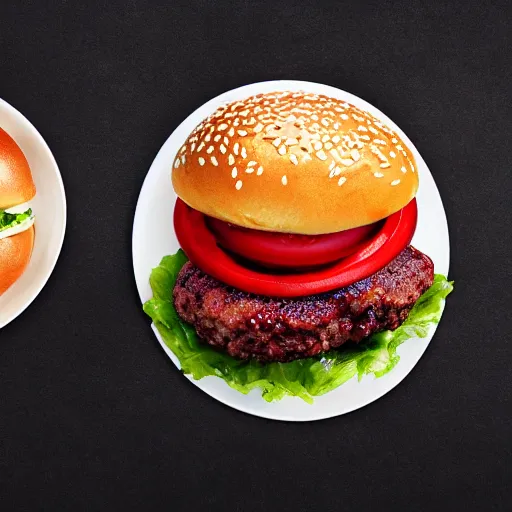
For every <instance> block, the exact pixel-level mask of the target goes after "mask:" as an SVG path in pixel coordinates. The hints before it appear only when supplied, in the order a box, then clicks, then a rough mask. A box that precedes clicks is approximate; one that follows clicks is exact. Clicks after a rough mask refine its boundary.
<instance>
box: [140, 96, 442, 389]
mask: <svg viewBox="0 0 512 512" xmlns="http://www.w3.org/2000/svg"><path fill="white" fill-rule="evenodd" d="M172 183H173V186H174V190H175V191H176V194H177V195H178V200H177V202H176V206H175V210H174V225H175V231H176V235H177V238H178V241H179V243H180V245H181V247H182V249H183V251H184V253H185V255H186V257H187V259H188V260H189V261H188V262H186V260H183V259H181V260H180V256H179V254H178V255H176V256H175V257H170V259H167V260H166V259H164V260H163V261H162V264H161V266H160V267H159V269H157V270H156V271H155V273H154V274H153V276H152V285H153V291H154V292H155V299H154V300H153V302H152V301H150V302H149V303H148V304H147V306H146V308H145V309H146V311H147V312H148V314H150V315H151V316H152V318H153V319H154V320H155V322H156V323H157V326H159V328H160V329H161V332H164V331H165V332H166V333H167V334H166V335H165V336H164V338H165V339H166V340H167V342H168V343H169V344H170V346H171V347H173V349H174V351H175V353H176V354H177V355H178V357H180V361H181V364H182V367H183V368H184V369H185V371H186V372H188V373H193V374H194V375H195V376H196V377H197V378H200V377H201V376H205V375H218V376H221V377H223V378H225V380H226V381H227V382H228V383H229V384H230V385H232V386H233V387H236V388H237V389H240V390H242V391H243V392H247V391H248V390H250V389H251V387H250V386H248V383H249V382H251V381H253V383H255V384H254V385H261V386H262V387H264V389H265V390H266V392H267V391H268V389H269V387H268V386H269V384H268V382H270V380H272V384H271V385H272V386H274V384H275V379H276V378H280V377H276V375H277V373H275V372H274V374H273V375H274V376H273V377H272V378H271V379H270V378H269V377H268V374H267V373H265V372H264V371H263V370H262V371H261V372H260V373H257V374H255V373H254V366H248V367H247V371H246V373H244V374H243V375H241V374H240V368H243V366H240V364H242V363H241V362H240V361H237V362H236V364H233V365H230V363H229V361H227V360H222V362H217V363H215V364H213V363H211V361H212V360H215V358H214V356H205V357H204V358H203V359H201V357H200V356H199V355H198V354H199V352H200V351H201V349H200V347H199V345H191V342H190V339H191V338H190V330H189V328H190V326H191V327H192V328H193V330H194V331H195V333H197V336H198V337H199V340H200V343H203V344H208V345H210V346H212V347H215V349H216V350H218V351H220V352H223V353H227V354H229V356H231V357H232V358H235V359H237V360H246V361H253V360H256V361H259V362H260V363H265V364H267V363H272V362H279V363H281V362H289V361H293V360H302V359H304V358H312V357H313V358H314V357H316V356H321V355H322V354H323V355H325V356H326V355H329V357H331V356H330V355H332V354H333V353H336V352H338V349H340V347H342V345H345V344H347V345H350V346H351V347H354V346H356V344H359V343H360V342H361V341H362V340H365V339H367V338H368V337H369V336H371V335H372V334H374V333H377V332H380V331H384V330H387V331H393V330H395V329H397V328H398V327H399V326H400V325H401V324H402V323H403V322H404V321H405V320H406V319H407V317H408V315H409V312H410V311H411V309H412V308H413V306H414V305H415V303H416V302H417V301H418V299H419V298H420V297H421V296H422V294H424V292H426V290H428V289H429V288H430V287H431V285H432V284H433V282H434V266H433V263H432V261H431V259H430V258H429V257H428V256H427V255H425V254H423V253H421V252H420V251H418V250H417V249H415V248H413V247H411V246H410V245H409V244H410V241H411V239H412V237H413V234H414V232H415V229H416V221H417V206H416V200H415V195H416V192H417V190H418V185H419V182H418V172H417V166H416V162H415V159H414V156H413V154H412V152H411V150H410V149H409V148H408V147H407V145H406V144H405V143H404V141H403V140H402V139H401V138H400V136H399V135H398V134H397V133H396V132H394V131H393V130H392V129H391V128H389V127H388V126H386V125H385V124H383V123H382V122H380V121H379V120H378V119H376V118H375V117H373V116H372V115H371V114H369V113H368V112H365V111H363V110H361V109H359V108H357V107H355V106H354V105H350V104H348V103H346V102H344V101H340V100H338V99H335V98H331V97H327V96H323V95H319V94H311V93H304V92H279V93H271V94H261V95H258V96H253V97H250V98H247V99H244V100H241V101H237V102H234V103H230V104H227V105H224V106H222V107H220V108H218V109H217V110H216V111H215V112H214V113H213V114H212V115H211V116H210V117H208V118H207V119H205V120H204V121H203V122H201V123H200V124H199V125H198V126H197V127H196V128H195V129H194V131H193V132H192V133H191V134H190V135H189V137H188V138H187V140H186V141H185V143H184V144H183V145H182V146H181V148H180V149H179V151H178V153H177V155H176V157H175V160H174V161H173V170H172ZM173 258H174V259H173ZM179 269H181V270H180V271H179V272H178V270H179ZM439 278H440V279H441V276H439ZM436 279H437V278H436ZM441 281H442V282H443V283H447V281H446V279H445V278H444V277H443V278H442V279H441ZM169 285H171V286H173V290H172V306H173V310H174V311H175V312H176V313H177V318H179V320H180V321H181V322H182V324H181V325H182V331H180V330H179V329H178V328H177V327H176V325H177V322H176V318H175V317H174V314H175V313H173V312H172V311H171V309H170V307H171V304H168V303H166V302H165V301H167V300H168V299H167V298H166V296H165V294H164V295H162V288H163V287H164V286H169ZM443 286H444V284H443ZM448 288H449V289H451V285H449V284H447V285H446V286H445V288H444V289H443V290H444V291H442V293H441V292H439V290H441V288H440V289H439V290H437V292H439V293H438V294H437V295H436V300H437V301H438V302H439V301H442V299H444V297H445V296H446V294H447V293H448V291H447V290H448ZM437 292H436V293H437ZM166 293H169V296H170V294H171V290H169V291H168V292H166ZM432 293H434V292H432ZM443 294H444V295H443ZM434 295H435V294H434ZM169 300H170V299H169ZM429 300H430V299H429ZM434 309H435V308H434ZM164 313H167V314H168V315H169V316H168V317H164ZM434 316H435V315H434ZM434 316H431V317H430V319H429V321H435V318H434ZM183 333H185V335H184V337H183ZM164 334H165V333H164ZM402 338H403V336H402ZM402 338H401V339H402ZM180 339H183V340H188V341H186V342H185V341H179V340H180ZM176 340H178V341H176ZM388 341H389V340H388ZM386 343H388V342H386ZM398 344H399V343H398V341H397V343H396V344H395V345H393V347H394V348H393V349H392V350H395V349H396V346H397V345H398ZM342 350H343V349H342ZM390 350H391V349H390ZM196 353H197V354H196ZM386 353H387V352H386ZM187 354H188V355H187ZM390 354H391V352H390ZM196 355H197V357H196ZM380 357H381V356H380V355H378V354H377V355H375V356H374V362H375V364H376V367H377V366H379V364H380V362H379V361H378V359H379V358H380ZM390 357H391V359H393V358H394V356H392V355H391V356H390ZM315 360H318V359H315ZM396 360H397V358H394V359H393V361H388V362H387V363H385V364H384V363H383V364H384V366H382V365H381V366H380V370H379V371H383V368H391V367H392V366H393V365H394V364H395V362H396ZM196 361H200V363H196ZM340 361H341V360H340ZM355 361H356V360H355V359H354V361H353V363H354V366H353V368H356V363H355ZM381 362H382V361H381ZM345 363H346V360H345ZM345 363H340V364H345ZM388 363H389V364H388ZM311 364H313V363H311ZM357 364H360V363H357ZM386 364H387V366H386ZM205 368H208V370H205ZM302 368H305V367H302ZM296 371H298V370H297V369H295V370H293V372H296ZM301 371H303V370H301ZM340 371H344V370H343V369H341V370H340ZM353 371H354V372H355V371H356V370H355V369H354V370H353ZM372 371H373V370H372ZM293 372H292V374H293V375H295V373H293ZM278 373H279V375H282V372H278ZM304 375H305V374H304ZM304 375H302V377H301V382H302V384H301V385H302V386H308V385H310V386H311V387H314V386H313V384H311V382H313V381H315V380H316V379H318V378H319V375H320V374H319V373H318V371H316V370H315V372H313V373H311V374H309V377H306V376H304ZM340 375H341V374H339V375H338V376H337V377H336V378H333V379H331V381H329V384H328V385H327V384H326V385H325V386H324V387H323V388H322V389H323V391H322V392H325V390H328V389H331V388H332V387H333V386H335V382H340V381H341V380H340V379H342V377H341V376H340ZM295 378H297V379H299V377H294V378H293V379H292V381H293V380H294V379H295ZM343 378H345V377H343ZM263 381H264V382H265V383H266V384H263V385H262V384H261V382H263ZM308 382H309V384H307V383H308ZM280 385H281V387H282V388H283V389H284V388H286V389H287V392H291V393H292V394H297V393H300V391H297V390H296V388H293V386H294V385H295V383H293V382H292V383H291V384H290V379H289V378H287V381H286V384H282V383H281V384H280ZM315 385H316V384H315ZM329 386H331V388H329ZM301 389H303V388H301ZM290 390H291V391H290ZM308 392H311V393H312V394H318V392H320V391H319V390H318V389H316V391H311V389H310V390H309V391H308Z"/></svg>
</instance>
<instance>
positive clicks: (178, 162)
mask: <svg viewBox="0 0 512 512" xmlns="http://www.w3.org/2000/svg"><path fill="white" fill-rule="evenodd" d="M179 166H180V159H179V158H176V160H174V168H175V169H177V168H178V167H179Z"/></svg>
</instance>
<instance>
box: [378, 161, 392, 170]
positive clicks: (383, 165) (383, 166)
mask: <svg viewBox="0 0 512 512" xmlns="http://www.w3.org/2000/svg"><path fill="white" fill-rule="evenodd" d="M388 167H391V164H390V163H389V162H383V163H382V164H380V168H381V169H387V168H388Z"/></svg>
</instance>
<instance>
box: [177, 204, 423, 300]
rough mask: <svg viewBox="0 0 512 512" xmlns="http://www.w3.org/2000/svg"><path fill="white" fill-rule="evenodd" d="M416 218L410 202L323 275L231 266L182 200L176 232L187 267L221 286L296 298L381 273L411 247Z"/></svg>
mask: <svg viewBox="0 0 512 512" xmlns="http://www.w3.org/2000/svg"><path fill="white" fill-rule="evenodd" d="M417 213H418V210H417V205H416V200H415V199H413V200H412V201H411V202H410V203H409V204H408V205H407V206H406V207H405V208H402V210H400V211H398V212H396V213H394V214H393V215H390V216H389V217H388V218H387V219H385V221H384V223H383V225H382V227H381V229H380V230H379V231H378V232H377V233H376V234H375V235H374V236H373V237H371V238H370V239H369V240H368V241H367V242H366V243H364V244H363V246H362V247H360V248H359V249H358V250H357V251H356V252H355V253H353V254H352V255H350V256H348V257H347V258H345V259H342V260H341V261H339V262H337V263H335V264H334V265H330V266H328V267H323V268H321V269H317V270H313V271H309V272H304V273H300V274H285V275H280V274H274V273H265V272H258V271H256V270H252V269H249V268H247V267H244V266H243V265H241V264H240V263H238V262H237V261H235V260H234V259H233V258H232V257H231V256H230V255H229V254H228V253H226V252H225V251H223V250H222V249H221V248H220V247H219V246H218V245H217V241H216V239H215V236H214V235H213V233H212V232H211V231H210V230H209V229H208V227H207V225H206V220H205V216H204V215H203V214H202V213H200V212H198V211H197V210H193V209H192V208H190V207H189V206H187V205H186V204H185V203H184V202H183V201H181V200H180V199H178V200H177V202H176V207H175V209H174V228H175V231H176V236H177V237H178V241H179V243H180V245H181V247H182V248H183V250H184V251H185V254H186V255H187V256H188V258H189V259H190V261H192V263H194V265H196V266H197V267H199V268H200V269H201V270H202V271H203V272H205V273H207V274H209V275H211V276H213V277H215V278H216V279H218V280H219V281H222V282H224V283H226V284H228V285H230V286H234V287H235V288H238V289H240V290H243V291H246V292H251V293H257V294H261V295H267V296H274V297H300V296H304V295H313V294H317V293H322V292H327V291H330V290H335V289H337V288H342V287H344V286H348V285H350V284H353V283H355V282H357V281H360V280H361V279H364V278H366V277H369V276H371V275H372V274H374V273H375V272H377V271H378V270H380V269H381V268H383V267H385V266H386V265H387V264H388V263H389V262H390V261H391V260H393V259H394V258H396V256H398V254H399V253H400V252H401V251H402V250H403V249H404V248H405V247H406V246H407V245H408V244H409V242H410V241H411V239H412V236H413V234H414V230H415V229H416V221H417Z"/></svg>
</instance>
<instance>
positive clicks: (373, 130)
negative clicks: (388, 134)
mask: <svg viewBox="0 0 512 512" xmlns="http://www.w3.org/2000/svg"><path fill="white" fill-rule="evenodd" d="M368 129H369V130H370V131H371V132H372V133H374V134H375V135H378V133H379V132H378V131H377V130H376V129H375V128H374V127H373V126H370V128H368Z"/></svg>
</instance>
